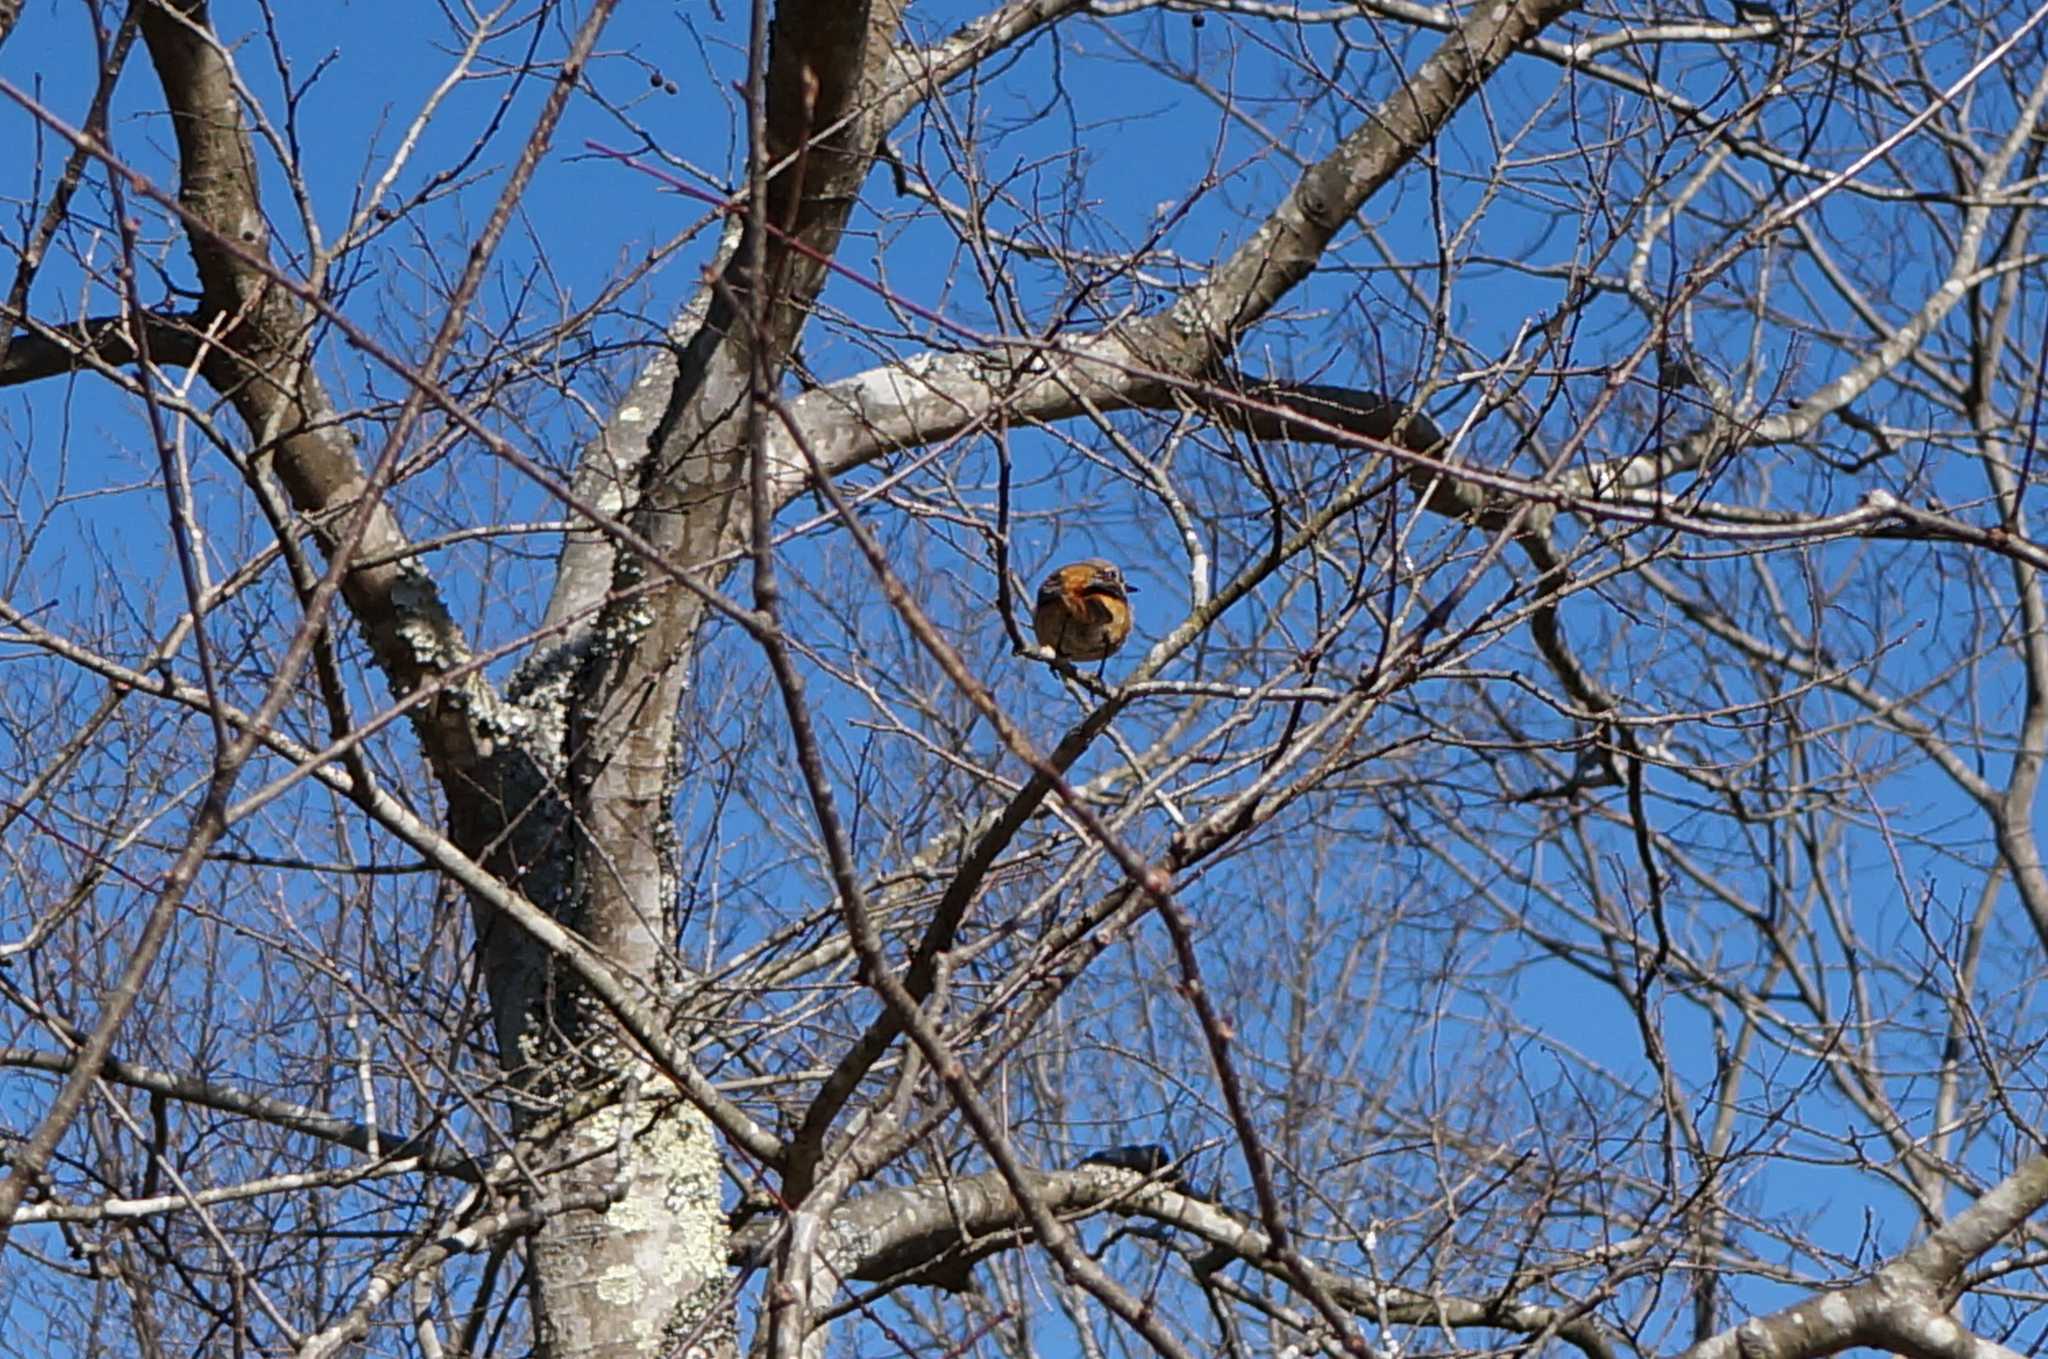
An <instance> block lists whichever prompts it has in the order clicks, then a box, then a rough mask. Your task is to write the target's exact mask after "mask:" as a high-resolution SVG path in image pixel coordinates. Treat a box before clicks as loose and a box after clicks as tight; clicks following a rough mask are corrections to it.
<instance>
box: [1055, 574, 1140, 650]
mask: <svg viewBox="0 0 2048 1359" xmlns="http://www.w3.org/2000/svg"><path fill="white" fill-rule="evenodd" d="M1137 589H1138V587H1137V586H1135V585H1127V584H1125V583H1124V573H1123V572H1121V571H1119V570H1118V569H1117V568H1116V567H1115V566H1113V565H1112V564H1110V563H1109V562H1106V561H1104V560H1103V559H1102V558H1100V557H1090V558H1089V559H1088V560H1087V561H1083V562H1071V563H1069V564H1067V565H1066V566H1062V567H1059V568H1058V569H1056V570H1055V571H1054V572H1053V573H1052V574H1051V575H1049V576H1047V577H1046V578H1045V584H1043V585H1041V586H1039V587H1038V603H1037V604H1036V605H1035V606H1034V607H1033V608H1032V610H1031V630H1032V631H1033V632H1034V633H1036V634H1037V635H1038V641H1039V644H1040V645H1041V646H1049V647H1051V648H1052V652H1053V655H1055V656H1058V657H1059V658H1061V659H1062V660H1068V661H1100V660H1107V659H1108V658H1109V656H1110V655H1111V654H1112V653H1113V652H1115V650H1116V649H1117V648H1118V647H1120V646H1122V645H1123V644H1124V638H1126V637H1128V636H1130V635H1131V601H1130V596H1131V595H1133V594H1135V593H1137Z"/></svg>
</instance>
